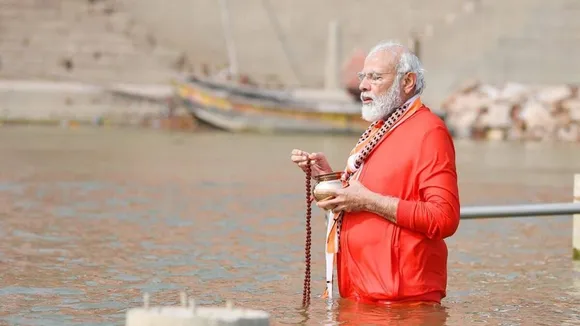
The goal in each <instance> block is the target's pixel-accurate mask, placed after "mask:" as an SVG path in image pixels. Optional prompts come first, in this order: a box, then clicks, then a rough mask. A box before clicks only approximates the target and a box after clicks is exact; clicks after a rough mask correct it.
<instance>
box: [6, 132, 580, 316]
mask: <svg viewBox="0 0 580 326" xmlns="http://www.w3.org/2000/svg"><path fill="white" fill-rule="evenodd" d="M355 140H356V139H355V138H354V137H313V138H307V137H302V136H258V135H231V134H223V133H201V134H167V133H166V134H159V133H153V132H147V131H119V130H109V131H104V130H90V129H86V130H85V129H78V130H60V129H41V128H4V129H0V237H1V238H2V240H3V241H2V242H0V277H1V278H0V302H2V309H0V325H1V324H2V323H8V324H19V325H122V324H123V323H124V313H125V311H126V309H127V308H130V307H135V306H138V305H140V304H141V298H142V294H143V293H144V292H150V293H151V303H152V304H177V303H178V302H179V291H180V290H182V289H186V290H187V291H188V293H189V294H190V295H193V296H195V297H196V299H197V301H198V302H199V303H200V304H202V305H203V304H224V302H225V300H229V299H231V300H233V301H234V302H235V304H236V305H240V306H246V307H253V308H259V309H264V310H267V311H269V312H270V313H271V314H272V316H273V323H272V324H275V325H290V324H327V325H334V324H338V323H342V324H345V325H353V324H355V325H356V324H367V325H369V324H388V325H477V324H490V325H498V324H501V325H520V324H534V325H542V324H544V325H575V324H578V323H580V317H579V314H580V308H579V307H580V283H579V280H580V267H579V266H578V264H576V265H573V264H572V261H571V258H570V256H571V253H570V244H571V219H570V218H569V217H544V218H512V219H502V220H499V219H493V220H478V221H462V223H461V225H460V228H459V230H458V232H457V234H456V235H455V236H454V237H453V238H451V239H450V240H449V241H448V245H449V250H450V259H449V269H450V273H449V280H448V281H449V288H448V290H449V291H448V297H447V298H446V299H445V300H444V302H443V306H442V307H414V308H413V309H410V308H405V307H388V306H368V305H362V304H356V303H352V302H349V301H346V300H337V301H335V302H333V303H332V305H331V306H330V307H328V306H327V304H326V303H325V302H324V301H322V300H321V299H319V298H318V297H317V296H319V295H320V294H321V293H322V291H323V290H324V281H323V275H324V256H323V252H322V248H323V245H322V243H323V238H324V223H323V218H322V213H321V212H320V211H319V210H318V209H317V208H314V209H313V212H314V217H315V219H314V222H313V243H314V246H313V266H312V268H313V272H312V273H313V274H312V276H313V282H312V284H313V289H312V292H313V294H314V296H315V298H313V300H312V302H313V303H312V306H311V307H309V308H308V310H307V311H303V310H302V309H301V308H300V304H301V291H302V280H303V274H304V263H303V259H304V252H303V250H304V234H305V231H304V209H305V206H304V205H305V204H304V196H305V195H304V185H303V183H304V177H303V175H302V174H301V173H300V172H299V171H298V170H297V169H296V168H294V167H293V166H292V165H291V164H290V163H289V155H288V154H289V153H290V150H291V149H292V148H294V147H300V148H303V149H305V150H310V151H317V150H318V151H324V152H326V153H328V154H329V156H330V160H331V162H333V163H334V166H335V169H339V168H342V161H343V159H344V155H345V153H347V152H348V151H349V150H350V147H351V146H352V144H353V142H354V141H355ZM579 149H580V148H579V146H578V145H573V144H556V145H554V144H527V145H522V144H490V143H488V144H485V143H468V142H459V143H457V151H458V161H459V167H460V182H461V184H460V187H461V199H462V202H463V203H464V204H486V203H513V202H524V201H525V202H537V201H569V200H571V189H572V174H573V173H575V172H580V170H579V171H575V169H578V168H579V167H578V165H577V164H575V163H574V162H580V150H579ZM317 244H318V245H317Z"/></svg>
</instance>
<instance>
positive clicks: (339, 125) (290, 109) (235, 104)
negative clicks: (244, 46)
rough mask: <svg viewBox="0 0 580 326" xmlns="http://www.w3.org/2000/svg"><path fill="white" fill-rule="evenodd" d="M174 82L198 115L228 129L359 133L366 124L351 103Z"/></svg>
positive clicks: (266, 131) (189, 107)
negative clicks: (338, 103)
mask: <svg viewBox="0 0 580 326" xmlns="http://www.w3.org/2000/svg"><path fill="white" fill-rule="evenodd" d="M176 86H177V87H176V89H177V96H178V98H179V99H180V100H181V101H182V103H183V104H184V105H185V106H186V107H187V108H188V109H189V110H190V112H191V113H192V114H193V115H194V116H195V117H196V118H197V119H199V120H201V121H203V122H205V123H207V124H210V125H212V126H214V127H216V128H219V129H223V130H227V131H232V132H263V133H281V132H284V133H286V132H309V133H349V134H350V133H355V134H360V133H361V132H364V130H365V129H366V128H367V126H368V122H366V121H364V120H362V118H361V117H360V106H358V105H356V104H352V103H349V104H347V105H345V104H341V105H334V104H333V103H322V102H319V103H316V102H304V101H302V102H301V101H297V100H293V99H292V98H291V97H289V96H286V95H284V93H283V92H280V93H275V91H273V92H271V91H268V93H266V92H265V93H263V94H260V93H259V92H258V91H256V90H252V93H251V94H250V93H244V92H243V91H240V90H239V89H236V88H233V87H232V86H229V88H227V87H225V86H224V87H222V88H220V87H219V86H217V87H216V85H215V84H214V85H208V84H204V83H200V82H195V81H193V82H192V81H189V82H182V83H177V85H176ZM345 108H346V109H345ZM345 111H346V112H345Z"/></svg>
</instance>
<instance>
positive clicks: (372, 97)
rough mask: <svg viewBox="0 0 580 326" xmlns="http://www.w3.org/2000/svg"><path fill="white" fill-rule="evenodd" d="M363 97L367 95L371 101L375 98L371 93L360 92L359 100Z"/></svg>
mask: <svg viewBox="0 0 580 326" xmlns="http://www.w3.org/2000/svg"><path fill="white" fill-rule="evenodd" d="M363 97H368V98H370V99H371V100H373V101H374V100H375V97H374V96H373V95H372V94H370V93H367V92H364V93H360V100H361V101H362V100H363Z"/></svg>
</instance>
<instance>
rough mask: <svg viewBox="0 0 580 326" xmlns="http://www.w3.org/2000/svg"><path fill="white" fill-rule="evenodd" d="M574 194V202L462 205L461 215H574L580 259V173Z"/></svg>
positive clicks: (576, 254) (575, 247)
mask: <svg viewBox="0 0 580 326" xmlns="http://www.w3.org/2000/svg"><path fill="white" fill-rule="evenodd" d="M572 196H573V197H572V198H573V202H571V203H545V204H525V205H500V206H468V207H462V208H461V211H460V215H461V219H462V220H476V219H483V218H509V217H533V216H556V215H573V217H572V258H573V259H574V260H580V174H576V175H574V188H573V192H572Z"/></svg>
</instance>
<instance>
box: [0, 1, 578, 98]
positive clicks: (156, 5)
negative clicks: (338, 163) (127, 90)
mask: <svg viewBox="0 0 580 326" xmlns="http://www.w3.org/2000/svg"><path fill="white" fill-rule="evenodd" d="M476 3H477V5H476V6H475V11H474V12H473V13H462V8H463V6H464V5H465V0H439V1H432V0H409V1H395V0H361V1H351V0H316V1H306V0H292V1H287V0H243V1H241V0H238V1H232V0H230V1H229V5H230V15H231V20H232V21H231V24H232V28H233V37H234V41H235V44H236V48H237V52H238V56H239V64H240V70H241V72H243V73H248V74H250V75H251V76H252V77H253V78H255V79H256V80H258V81H266V80H268V79H273V78H277V79H279V80H281V81H282V82H284V83H286V84H290V85H293V84H294V85H295V84H298V83H299V82H302V84H303V86H310V87H319V86H321V85H322V82H323V72H324V60H325V53H326V49H325V47H326V37H327V32H328V23H329V22H330V20H332V19H338V20H339V21H341V23H342V29H343V42H342V51H343V53H344V54H345V55H348V54H349V53H351V52H352V51H354V49H356V48H362V49H364V50H367V49H368V48H369V47H370V46H372V45H373V44H375V43H376V42H378V41H380V40H382V39H397V40H399V41H401V42H407V38H408V35H409V33H410V32H411V31H413V30H417V31H424V30H425V27H426V26H428V25H431V26H432V27H433V30H434V34H433V35H432V36H430V37H427V38H426V39H425V41H424V43H423V51H422V52H423V61H424V63H425V66H426V69H427V78H428V80H427V81H428V87H427V91H426V94H425V96H426V97H427V99H428V100H430V101H431V102H432V103H433V106H434V107H435V108H436V106H437V103H439V102H440V100H441V99H442V98H443V97H444V96H446V95H447V94H449V92H450V91H451V90H452V89H453V88H454V87H455V86H456V85H457V84H458V83H459V82H461V81H463V80H465V79H466V78H469V77H480V78H483V79H485V80H486V81H489V82H494V83H499V82H503V81H506V80H512V81H520V82H526V83H572V82H575V83H580V61H578V60H575V59H574V58H578V57H580V36H579V35H580V19H578V17H580V1H578V0H551V1H546V0H506V1H490V0H476ZM268 4H269V5H268ZM268 13H271V14H273V15H274V17H273V19H275V20H276V21H277V22H278V23H279V26H280V30H281V33H282V36H283V38H284V39H285V42H286V44H287V46H288V49H289V50H290V53H289V54H288V55H286V53H285V52H284V51H283V46H282V43H281V40H280V37H279V35H278V34H277V30H276V28H275V27H274V26H276V25H275V24H274V25H273V22H272V21H271V18H272V17H271V16H269V15H268ZM449 13H456V14H457V16H455V19H453V22H452V23H448V21H446V18H449V16H448V14H449ZM220 19H221V16H220V7H219V1H218V0H167V1H159V0H118V1H113V0H96V1H88V0H43V1H35V0H0V78H17V79H57V80H81V81H87V82H95V83H108V82H111V81H115V82H132V83H165V82H166V81H168V80H169V79H170V78H171V77H173V76H175V74H176V73H178V72H182V71H187V70H191V69H199V67H200V65H202V64H204V63H205V64H209V65H210V66H214V67H215V66H219V65H225V64H226V63H227V55H226V50H225V43H224V38H223V31H222V26H221V20H220ZM182 54H185V56H182ZM67 60H70V62H72V68H71V69H67V68H66V62H67ZM188 62H189V64H188ZM293 65H294V66H295V68H296V69H295V70H293V69H292V67H293Z"/></svg>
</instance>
